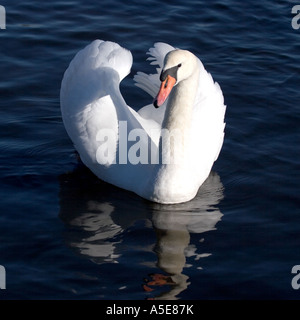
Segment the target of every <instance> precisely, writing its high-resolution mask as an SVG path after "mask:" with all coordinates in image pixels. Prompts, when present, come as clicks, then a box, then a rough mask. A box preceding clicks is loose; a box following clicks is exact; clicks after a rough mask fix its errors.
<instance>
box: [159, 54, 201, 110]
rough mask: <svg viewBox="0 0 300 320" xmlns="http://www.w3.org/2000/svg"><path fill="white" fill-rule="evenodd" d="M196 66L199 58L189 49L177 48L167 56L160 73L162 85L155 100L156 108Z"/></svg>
mask: <svg viewBox="0 0 300 320" xmlns="http://www.w3.org/2000/svg"><path fill="white" fill-rule="evenodd" d="M196 66H197V58H196V57H195V56H194V55H193V54H192V53H191V52H190V51H187V50H179V49H176V50H173V51H170V52H169V53H168V54H167V55H166V56H165V60H164V66H163V69H162V71H161V74H160V81H161V86H160V89H159V92H158V94H157V96H156V97H155V99H154V102H153V104H154V106H155V108H158V107H160V106H161V105H162V104H163V103H164V102H165V101H166V99H167V98H168V96H169V94H170V93H171V91H172V89H173V87H174V86H175V85H176V84H178V83H179V82H180V81H183V80H185V79H187V78H189V77H190V76H191V75H192V74H193V73H194V71H195V70H196Z"/></svg>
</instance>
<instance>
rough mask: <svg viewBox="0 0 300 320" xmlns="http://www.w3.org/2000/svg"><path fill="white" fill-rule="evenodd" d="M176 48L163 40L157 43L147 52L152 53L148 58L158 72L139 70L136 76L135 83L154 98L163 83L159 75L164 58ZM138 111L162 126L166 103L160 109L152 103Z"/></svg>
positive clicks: (143, 116)
mask: <svg viewBox="0 0 300 320" xmlns="http://www.w3.org/2000/svg"><path fill="white" fill-rule="evenodd" d="M174 49H175V48H174V47H172V46H170V45H169V44H166V43H163V42H157V43H155V44H154V46H153V48H150V49H149V51H148V52H147V54H148V55H150V57H149V58H148V59H147V60H148V61H151V62H150V64H151V65H156V66H157V68H156V73H154V74H146V73H144V72H137V74H136V75H135V76H134V81H135V85H136V86H137V87H139V88H141V89H143V90H144V91H145V92H147V93H148V94H149V95H150V96H151V97H152V98H154V97H155V96H156V95H157V93H158V91H159V87H160V83H161V82H160V80H159V76H160V73H161V69H162V67H163V63H164V58H165V56H166V54H167V53H168V52H170V51H172V50H174ZM138 113H139V115H140V116H141V117H142V118H144V119H151V120H154V121H156V122H157V123H158V124H159V125H160V126H161V124H162V121H163V118H164V114H165V105H163V106H161V107H160V108H158V109H154V107H153V105H152V104H151V105H147V106H145V107H143V108H142V109H140V110H139V111H138Z"/></svg>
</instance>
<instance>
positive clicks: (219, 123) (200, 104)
mask: <svg viewBox="0 0 300 320" xmlns="http://www.w3.org/2000/svg"><path fill="white" fill-rule="evenodd" d="M198 62H199V64H200V75H199V88H198V92H197V95H196V98H195V103H194V113H193V122H192V126H191V127H192V130H194V133H193V134H192V136H193V137H195V141H194V145H196V146H197V150H198V151H199V152H202V150H205V153H204V154H203V153H202V154H201V158H202V159H203V161H205V160H204V158H207V163H213V162H214V161H215V160H216V159H217V158H218V156H219V153H220V150H221V147H222V145H223V140H224V128H225V123H224V116H225V111H226V106H225V105H224V97H223V92H222V90H221V88H220V86H219V84H218V83H217V82H215V81H214V79H213V77H212V76H211V74H210V73H208V72H207V71H206V70H205V68H204V66H203V64H202V62H201V61H200V60H199V59H198ZM208 137H209V138H208ZM195 158H196V157H195Z"/></svg>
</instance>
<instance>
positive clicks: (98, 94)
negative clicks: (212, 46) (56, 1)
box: [60, 40, 226, 204]
mask: <svg viewBox="0 0 300 320" xmlns="http://www.w3.org/2000/svg"><path fill="white" fill-rule="evenodd" d="M149 54H150V55H151V57H150V58H149V59H151V60H152V63H151V64H157V65H158V68H157V73H156V74H150V75H146V74H144V73H141V72H138V73H137V75H136V76H135V81H136V85H137V86H139V87H140V88H142V89H144V90H145V91H146V92H148V93H149V94H150V95H151V96H152V97H153V98H155V99H154V106H155V107H156V108H154V106H153V104H151V105H148V106H145V107H143V108H142V109H140V110H139V112H136V111H134V110H133V109H132V108H130V107H129V106H128V105H127V104H126V102H125V101H124V99H123V97H122V95H121V93H120V88H119V85H120V82H121V80H122V79H123V78H124V77H125V76H126V75H128V74H129V72H130V69H131V66H132V55H131V53H130V51H128V50H126V49H124V48H122V47H120V46H119V45H118V44H116V43H113V42H108V41H101V40H95V41H93V42H92V43H91V44H89V45H88V46H87V47H86V48H84V49H83V50H81V51H80V52H78V53H77V55H76V56H75V57H74V59H73V60H72V61H71V63H70V65H69V67H68V69H67V70H66V72H65V74H64V77H63V80H62V85H61V92H60V102H61V111H62V118H63V122H64V125H65V128H66V131H67V133H68V135H69V136H70V138H71V140H72V141H73V143H74V146H75V148H76V149H77V151H78V153H79V155H80V158H81V160H82V161H83V163H84V164H85V165H86V166H87V167H88V168H89V169H90V170H91V171H92V172H93V173H94V174H95V175H97V176H98V177H99V178H100V179H102V180H104V181H106V182H108V183H111V184H113V185H116V186H118V187H120V188H123V189H126V190H129V191H132V192H135V193H136V194H138V195H139V196H141V197H143V198H145V199H148V200H151V201H154V202H159V203H166V204H170V203H180V202H185V201H189V200H191V199H192V198H194V197H195V195H196V193H197V191H198V189H199V187H200V186H201V185H202V183H203V182H204V181H205V180H206V178H207V177H208V175H209V173H210V171H211V168H212V165H213V163H214V161H215V160H216V159H217V157H218V155H219V152H220V149H221V147H222V144H223V139H224V127H225V124H224V115H225V109H226V107H225V106H224V98H223V94H222V91H221V89H220V87H219V85H218V84H217V83H215V82H214V81H213V79H212V77H211V75H210V74H209V73H207V71H206V70H205V69H204V67H203V64H202V63H201V61H200V60H199V59H198V58H197V57H196V56H194V55H193V54H192V53H191V52H189V51H186V50H179V49H175V48H173V47H171V46H170V45H167V44H164V43H156V44H155V45H154V48H151V49H150V50H149ZM158 107H159V108H158Z"/></svg>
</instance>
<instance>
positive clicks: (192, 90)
mask: <svg viewBox="0 0 300 320" xmlns="http://www.w3.org/2000/svg"><path fill="white" fill-rule="evenodd" d="M198 85H199V68H198V67H197V68H195V71H194V72H193V74H192V75H191V76H190V77H189V78H187V79H185V80H182V81H180V82H179V83H178V84H177V85H176V86H175V87H174V88H173V90H172V92H171V94H170V96H169V99H168V102H167V106H166V113H165V117H164V120H163V123H162V136H161V137H162V138H161V144H162V146H163V150H164V151H163V154H166V155H167V156H166V157H167V160H166V162H165V163H166V164H172V163H173V164H179V163H181V164H182V163H183V162H182V161H184V160H183V159H184V157H185V156H187V150H188V145H189V141H190V129H191V123H192V116H193V108H194V102H195V97H196V94H197V90H198Z"/></svg>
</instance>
